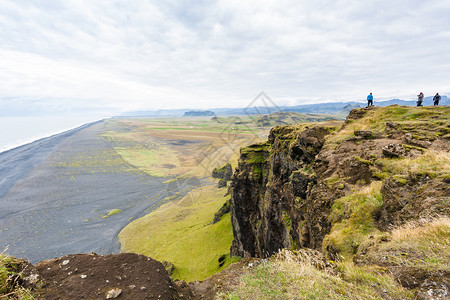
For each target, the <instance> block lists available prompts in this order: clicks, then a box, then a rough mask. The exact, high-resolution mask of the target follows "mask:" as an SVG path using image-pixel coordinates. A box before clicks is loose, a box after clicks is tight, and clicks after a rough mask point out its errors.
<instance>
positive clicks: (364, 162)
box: [355, 156, 373, 166]
mask: <svg viewBox="0 0 450 300" xmlns="http://www.w3.org/2000/svg"><path fill="white" fill-rule="evenodd" d="M355 159H356V160H358V161H360V162H362V163H363V164H366V165H368V166H372V165H373V162H371V161H370V160H366V159H362V158H361V157H359V156H355Z"/></svg>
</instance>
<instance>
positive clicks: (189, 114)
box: [183, 110, 216, 117]
mask: <svg viewBox="0 0 450 300" xmlns="http://www.w3.org/2000/svg"><path fill="white" fill-rule="evenodd" d="M215 115H216V114H215V113H214V112H212V111H210V110H191V111H187V112H185V113H184V115H183V117H205V116H209V117H211V116H213V117H214V116H215Z"/></svg>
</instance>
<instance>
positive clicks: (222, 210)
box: [212, 200, 231, 224]
mask: <svg viewBox="0 0 450 300" xmlns="http://www.w3.org/2000/svg"><path fill="white" fill-rule="evenodd" d="M230 208H231V203H230V200H228V201H227V202H225V203H224V204H223V205H222V207H221V208H220V209H219V211H218V212H216V213H215V214H214V219H213V222H212V223H213V224H215V223H217V222H219V221H220V219H221V218H222V217H223V216H224V215H225V214H227V213H229V212H230Z"/></svg>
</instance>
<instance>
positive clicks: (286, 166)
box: [231, 106, 450, 257]
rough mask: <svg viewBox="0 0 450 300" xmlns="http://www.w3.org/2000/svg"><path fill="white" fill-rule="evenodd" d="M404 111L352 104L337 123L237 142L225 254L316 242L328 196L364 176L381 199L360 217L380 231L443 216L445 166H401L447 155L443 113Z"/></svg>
mask: <svg viewBox="0 0 450 300" xmlns="http://www.w3.org/2000/svg"><path fill="white" fill-rule="evenodd" d="M411 109H412V108H411ZM411 109H409V108H408V109H406V108H404V107H399V106H391V107H387V108H362V109H355V110H353V111H352V112H351V113H350V114H349V116H348V117H347V119H346V121H345V122H344V123H343V124H342V123H337V122H333V123H324V124H316V125H299V124H298V125H289V126H279V127H275V128H273V129H272V130H271V132H270V135H269V138H268V141H267V142H266V143H264V144H258V145H252V146H249V147H247V148H243V149H241V157H240V161H239V165H238V167H237V168H236V171H235V174H234V175H233V179H232V188H233V189H232V197H231V219H232V224H233V233H234V241H233V244H232V247H231V254H232V255H237V256H242V257H249V256H253V257H268V256H271V255H273V254H274V253H276V252H277V251H278V250H279V249H282V248H301V247H309V248H315V249H321V248H322V246H323V245H322V244H323V241H324V237H325V236H326V235H327V234H329V233H330V230H331V228H332V226H333V224H334V222H336V218H334V219H333V217H331V216H330V215H331V212H332V210H333V204H334V203H335V201H336V200H337V199H340V198H342V197H345V196H349V195H352V194H354V193H356V192H358V191H360V190H361V189H363V188H365V187H366V186H368V185H369V184H371V183H372V182H380V184H379V186H382V188H381V193H382V195H383V201H384V202H383V204H382V205H381V206H379V207H377V208H376V209H375V210H374V212H373V215H369V216H368V217H369V218H372V217H373V222H374V224H375V225H376V227H377V228H378V229H380V230H389V228H392V226H396V225H399V224H402V223H404V222H406V221H407V220H411V219H414V218H417V217H419V216H420V217H427V216H433V215H450V211H449V203H448V199H449V195H450V192H449V190H448V183H449V179H448V174H447V173H446V172H448V171H445V170H444V171H442V170H441V169H439V170H440V171H436V173H433V171H432V170H433V168H432V167H430V168H428V167H426V168H425V169H426V170H422V171H420V170H416V169H414V168H412V167H411V165H410V164H408V165H405V166H404V168H403V169H402V166H401V163H405V164H406V163H409V162H410V161H412V160H413V159H422V160H426V157H427V153H445V152H447V153H448V151H449V150H450V146H449V133H448V132H449V131H448V130H449V123H448V115H449V112H450V111H449V109H448V108H444V109H433V108H424V109H417V111H412V110H411ZM412 113H414V115H412ZM430 155H431V154H430ZM433 155H434V154H433ZM435 156H439V155H438V154H436V155H435ZM435 156H430V157H431V158H433V157H435ZM433 159H434V158H433ZM429 163H430V164H432V163H433V162H429ZM398 168H400V169H398ZM344 211H345V212H344V213H343V215H342V216H340V217H339V218H338V219H339V220H342V219H345V218H348V217H349V216H350V215H351V214H352V208H351V207H347V208H345V209H344ZM325 248H326V250H329V251H330V252H333V251H335V250H333V249H332V248H333V247H332V246H329V245H326V247H325ZM355 251H356V250H355Z"/></svg>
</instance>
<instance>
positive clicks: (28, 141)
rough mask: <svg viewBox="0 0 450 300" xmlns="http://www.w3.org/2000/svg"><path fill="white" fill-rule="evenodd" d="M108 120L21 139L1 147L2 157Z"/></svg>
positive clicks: (0, 153)
mask: <svg viewBox="0 0 450 300" xmlns="http://www.w3.org/2000/svg"><path fill="white" fill-rule="evenodd" d="M107 119H108V118H102V119H97V120H96V121H90V122H85V123H81V124H77V125H74V126H68V127H67V128H63V129H61V130H57V131H56V132H52V133H49V132H47V133H44V134H36V135H34V136H31V137H25V138H22V139H20V140H18V141H15V142H9V143H7V144H3V145H0V155H2V154H3V153H5V152H8V151H11V150H15V149H17V148H20V147H24V146H27V145H30V144H33V143H36V142H39V141H42V140H45V139H50V138H54V137H57V136H59V135H62V134H66V133H68V132H71V131H74V130H80V129H83V128H84V127H87V126H90V125H93V124H95V123H98V122H103V121H105V120H107Z"/></svg>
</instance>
